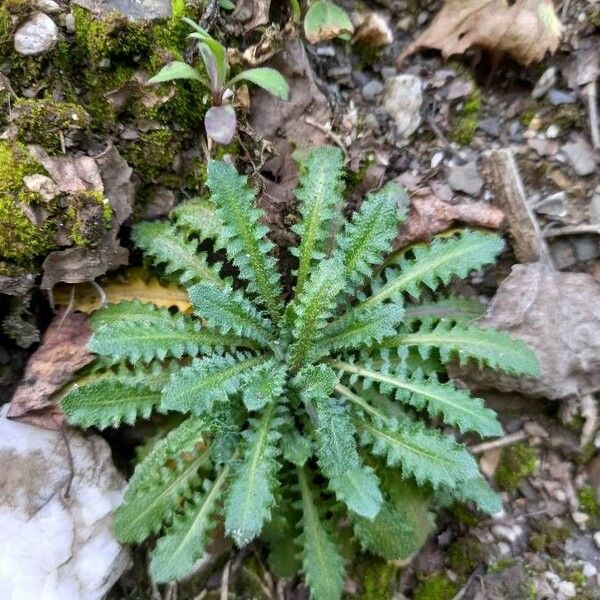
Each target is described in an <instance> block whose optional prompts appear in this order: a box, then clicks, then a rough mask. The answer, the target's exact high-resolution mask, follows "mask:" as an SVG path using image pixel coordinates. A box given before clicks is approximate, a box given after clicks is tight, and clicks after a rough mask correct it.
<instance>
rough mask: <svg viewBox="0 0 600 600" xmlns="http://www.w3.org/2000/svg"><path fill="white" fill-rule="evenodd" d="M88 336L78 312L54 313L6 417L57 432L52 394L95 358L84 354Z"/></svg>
mask: <svg viewBox="0 0 600 600" xmlns="http://www.w3.org/2000/svg"><path fill="white" fill-rule="evenodd" d="M90 335H91V331H90V328H89V324H88V317H87V315H84V314H82V313H78V312H71V313H68V314H67V315H65V313H64V310H63V311H60V312H59V313H57V315H56V316H55V317H54V320H53V321H52V323H51V324H50V327H48V329H47V330H46V333H45V334H44V337H43V339H42V343H41V345H40V347H39V348H38V349H37V350H36V351H35V352H34V353H33V354H32V355H31V358H30V359H29V363H28V364H27V368H26V369H25V374H24V375H23V379H22V380H21V383H20V384H19V386H18V387H17V390H16V391H15V394H14V396H13V397H12V400H11V402H10V408H9V409H8V415H7V416H8V417H9V418H12V419H18V420H20V421H25V422H27V423H31V424H32V425H37V426H38V427H43V428H45V429H57V428H58V427H59V426H60V425H61V423H62V414H61V413H60V409H59V408H58V407H57V406H56V405H55V404H54V403H53V402H52V400H51V397H52V394H54V392H56V391H58V390H59V389H60V388H61V387H62V386H63V385H64V384H65V383H68V382H69V381H70V380H71V378H72V377H73V374H74V373H75V372H76V371H78V370H79V369H81V368H82V367H84V366H85V365H87V364H89V363H90V362H92V360H93V359H94V357H93V355H92V354H90V353H89V352H88V351H87V343H88V340H89V338H90Z"/></svg>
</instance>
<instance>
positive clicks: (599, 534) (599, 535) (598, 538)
mask: <svg viewBox="0 0 600 600" xmlns="http://www.w3.org/2000/svg"><path fill="white" fill-rule="evenodd" d="M594 544H596V546H597V547H598V548H600V531H596V533H595V534H594Z"/></svg>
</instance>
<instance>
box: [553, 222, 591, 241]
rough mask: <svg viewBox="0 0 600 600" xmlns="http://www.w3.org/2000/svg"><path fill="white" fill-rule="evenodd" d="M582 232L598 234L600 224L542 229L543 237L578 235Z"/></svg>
mask: <svg viewBox="0 0 600 600" xmlns="http://www.w3.org/2000/svg"><path fill="white" fill-rule="evenodd" d="M582 233H595V234H597V235H600V225H574V226H566V227H548V228H546V229H545V230H544V233H543V235H544V237H545V238H553V237H560V236H561V235H579V234H582Z"/></svg>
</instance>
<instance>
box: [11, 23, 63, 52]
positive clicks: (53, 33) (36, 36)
mask: <svg viewBox="0 0 600 600" xmlns="http://www.w3.org/2000/svg"><path fill="white" fill-rule="evenodd" d="M57 40H58V27H57V26H56V23H55V22H54V21H53V20H52V19H51V18H50V17H49V16H48V15H46V14H44V13H42V12H36V13H34V14H33V15H31V17H30V18H29V19H28V20H27V21H26V22H25V23H23V25H21V27H19V29H17V31H16V33H15V40H14V43H15V50H16V51H17V52H18V53H19V54H21V55H23V56H37V55H38V54H44V53H45V52H48V51H49V50H52V48H54V45H55V44H56V41H57Z"/></svg>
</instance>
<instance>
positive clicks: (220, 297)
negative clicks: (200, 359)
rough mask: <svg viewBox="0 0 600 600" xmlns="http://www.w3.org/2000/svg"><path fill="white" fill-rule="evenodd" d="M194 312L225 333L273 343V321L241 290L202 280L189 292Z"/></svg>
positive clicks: (266, 343)
mask: <svg viewBox="0 0 600 600" xmlns="http://www.w3.org/2000/svg"><path fill="white" fill-rule="evenodd" d="M188 293H189V296H190V301H191V303H192V305H193V307H194V312H195V313H196V314H197V315H198V316H199V317H202V318H204V319H205V320H206V322H207V324H208V325H209V327H211V328H213V329H216V330H217V331H220V332H221V333H223V334H228V333H230V332H232V333H234V334H235V335H238V336H243V337H245V338H249V339H252V340H255V341H256V342H258V343H259V344H260V345H261V346H268V345H269V344H272V343H273V324H272V323H271V321H270V320H269V319H266V318H265V317H263V316H262V315H261V314H260V313H259V311H258V310H257V309H256V308H255V307H254V305H253V304H252V303H251V302H250V301H249V300H248V299H247V298H246V297H245V296H244V294H243V293H242V292H241V291H239V290H233V289H232V288H230V287H219V286H216V285H214V284H212V283H198V284H196V285H194V286H192V287H191V288H190V289H189V291H188Z"/></svg>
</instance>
